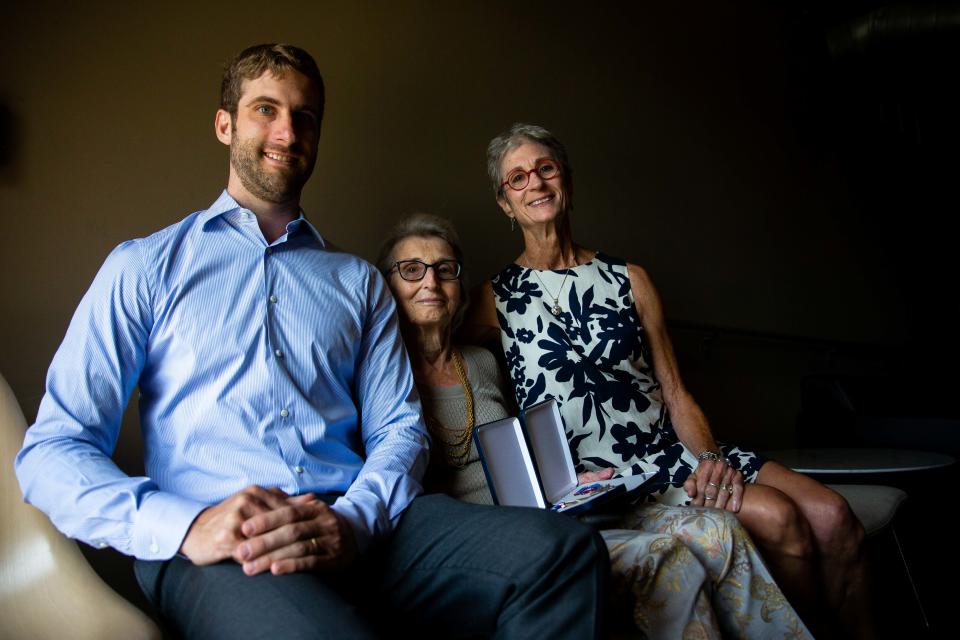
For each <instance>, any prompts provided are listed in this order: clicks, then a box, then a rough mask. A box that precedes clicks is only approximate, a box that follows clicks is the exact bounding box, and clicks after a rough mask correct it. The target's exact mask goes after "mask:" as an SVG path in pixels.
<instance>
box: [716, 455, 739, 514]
mask: <svg viewBox="0 0 960 640" xmlns="http://www.w3.org/2000/svg"><path fill="white" fill-rule="evenodd" d="M725 466H726V469H725V471H724V472H723V476H722V477H721V479H720V482H718V483H717V485H718V486H717V500H716V507H717V509H726V510H727V511H731V512H733V513H736V512H737V511H740V505H742V504H743V474H742V473H741V472H740V471H738V470H736V469H734V468H733V467H731V466H728V465H725Z"/></svg>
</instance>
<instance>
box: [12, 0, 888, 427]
mask: <svg viewBox="0 0 960 640" xmlns="http://www.w3.org/2000/svg"><path fill="white" fill-rule="evenodd" d="M655 4H657V5H659V4H661V3H626V2H624V3H613V2H611V3H601V4H600V5H599V6H596V5H594V4H593V3H590V5H589V6H590V7H593V8H588V3H543V4H542V6H541V5H540V4H538V3H516V2H509V3H507V2H302V3H297V2H282V1H276V2H269V3H263V2H230V3H223V4H222V5H219V6H215V5H214V3H200V2H190V3H167V2H164V3H160V2H146V3H121V2H117V3H96V2H92V3H55V2H31V3H16V5H13V4H12V3H10V4H9V5H8V6H5V8H4V9H3V10H2V14H3V15H2V17H0V59H2V64H0V113H3V112H4V111H6V112H7V118H6V123H5V126H4V129H3V130H5V131H6V132H7V133H6V134H5V137H4V139H3V140H2V141H0V143H2V144H3V145H4V148H5V149H4V150H5V152H4V153H2V154H0V158H5V159H4V160H3V161H2V164H0V212H2V215H3V223H2V224H3V227H2V228H3V234H2V251H0V272H2V274H3V277H2V282H0V318H2V321H0V322H2V329H3V330H2V332H0V370H2V371H3V372H4V375H5V376H6V377H7V378H8V380H9V381H10V383H11V385H12V386H13V388H14V389H15V391H16V393H17V394H18V397H19V399H20V401H21V403H22V405H23V406H24V409H25V412H26V413H27V414H28V420H29V419H32V417H33V415H34V412H35V410H36V407H37V404H38V403H39V399H40V397H41V394H42V390H43V377H44V374H45V371H46V367H47V365H48V364H49V361H50V358H51V357H52V354H53V352H54V350H55V349H56V346H57V345H58V343H59V340H60V338H61V336H62V335H63V331H64V329H65V327H66V324H67V322H68V321H69V318H70V314H71V313H72V310H73V308H74V307H75V305H76V303H77V301H78V300H79V298H80V296H81V295H82V293H83V291H84V290H85V288H86V286H87V285H88V284H89V282H90V280H91V278H92V277H93V275H94V273H95V271H96V269H97V268H98V266H99V264H100V263H101V261H102V259H103V258H104V256H105V255H106V254H107V252H108V251H109V250H110V249H111V248H112V247H113V246H115V245H116V244H117V243H119V242H120V241H122V240H124V239H126V238H129V237H132V236H138V235H143V234H147V233H150V232H151V231H153V230H156V229H158V228H160V227H163V226H165V225H168V224H170V223H172V222H174V221H176V220H177V219H179V218H180V217H182V216H183V215H185V214H186V213H189V212H191V211H194V210H197V209H201V208H204V207H206V206H207V205H208V204H209V203H210V202H212V201H213V200H214V199H215V198H216V197H217V194H218V193H219V191H220V189H221V188H222V187H223V186H224V183H225V178H226V171H227V152H226V149H225V148H223V147H222V146H221V145H220V144H219V143H218V142H217V141H216V139H215V138H214V136H213V131H212V123H213V113H214V110H215V108H216V105H217V98H218V87H219V79H220V72H221V68H222V64H223V63H224V61H225V60H227V59H228V58H229V57H230V56H231V55H232V54H233V53H235V52H236V51H238V50H239V49H241V48H243V47H244V46H246V45H248V44H252V43H255V42H263V41H288V42H293V43H296V44H299V45H301V46H303V47H305V48H306V49H308V50H309V51H311V52H312V53H313V54H314V56H315V57H316V58H317V60H318V62H319V65H320V67H321V69H322V70H323V72H324V74H325V77H326V79H327V83H328V103H327V104H328V109H327V114H326V118H325V120H324V127H323V134H322V137H321V141H320V152H319V160H318V163H317V170H316V173H315V174H314V177H313V179H312V181H311V183H310V185H309V186H308V187H307V190H306V192H305V193H304V199H303V206H304V209H305V210H306V212H307V214H308V216H309V217H310V218H311V219H312V220H313V221H314V222H315V223H316V225H317V226H318V227H319V228H320V230H321V232H323V233H324V234H326V235H327V236H328V237H329V238H331V239H332V240H333V241H334V242H336V243H338V244H340V245H341V246H343V247H344V248H347V249H349V250H353V251H355V252H357V253H359V254H361V255H363V256H365V257H368V258H371V257H372V256H373V254H374V252H375V250H376V247H377V244H378V241H379V238H380V237H381V236H382V235H383V233H384V232H385V231H386V229H387V228H388V227H389V226H390V225H391V224H392V223H393V222H394V221H395V220H396V219H397V217H399V216H400V215H402V214H404V213H406V212H409V211H412V210H415V209H421V210H426V211H431V212H435V213H438V214H441V215H445V216H448V217H450V218H452V219H453V220H454V222H455V223H456V224H457V225H458V226H459V228H460V230H461V232H462V234H463V236H464V238H465V245H466V247H465V248H466V251H467V255H468V257H469V268H470V270H471V272H472V274H473V276H474V278H479V277H484V276H487V275H489V274H491V273H492V272H493V271H494V270H495V269H496V268H498V267H499V266H501V265H503V264H504V263H506V262H507V261H508V260H510V259H511V258H513V257H514V256H515V255H516V254H517V253H518V251H519V246H520V245H519V238H518V236H517V235H511V234H510V232H509V230H508V225H507V222H506V220H505V219H504V218H503V217H502V215H501V214H500V213H499V211H498V209H497V208H496V207H495V204H494V202H493V199H492V197H491V194H490V190H489V188H488V186H487V183H486V179H485V177H484V176H485V173H484V163H483V161H484V158H483V152H484V147H485V144H486V142H487V141H488V140H489V138H490V137H491V136H493V135H494V134H496V133H498V132H499V131H501V130H502V129H504V128H505V127H506V126H508V125H509V124H510V123H511V122H512V121H514V120H527V121H532V122H537V123H540V124H543V125H545V126H547V127H548V128H551V129H553V130H554V131H555V132H556V133H557V134H558V135H559V136H560V137H561V138H562V139H563V140H565V141H566V143H567V144H568V146H569V148H570V152H571V157H572V160H573V163H574V166H575V168H576V210H575V212H574V214H573V216H574V229H575V233H576V235H577V237H578V239H579V240H580V242H581V243H582V244H585V245H587V246H591V247H601V248H603V249H604V250H606V251H607V252H609V253H614V254H620V255H624V256H626V257H627V258H629V259H631V260H633V261H636V262H639V263H641V264H643V265H645V266H646V267H647V268H648V269H649V270H650V271H651V273H652V275H653V277H654V279H655V281H656V282H657V283H658V285H659V286H660V289H661V291H662V294H663V297H664V300H665V303H666V309H667V313H668V315H669V316H670V317H671V318H675V319H679V320H685V321H691V322H698V323H707V324H719V325H726V326H734V327H741V328H748V329H755V330H764V331H775V332H783V333H792V334H801V335H811V336H821V337H831V338H847V339H858V340H874V339H879V338H883V337H888V336H890V335H894V334H896V332H897V331H898V330H899V325H898V324H897V322H898V320H897V318H896V317H895V316H892V315H891V314H889V313H883V312H882V310H883V309H885V308H887V307H886V305H887V304H888V302H887V301H884V300H882V299H881V297H880V293H879V292H880V284H879V281H880V276H879V275H877V273H876V272H875V267H873V266H870V265H873V264H874V263H875V262H876V256H875V255H874V253H873V249H872V248H871V247H870V246H869V245H868V244H867V242H866V240H864V239H863V238H862V237H861V236H860V235H859V234H858V233H856V229H855V228H854V226H853V224H854V223H853V222H852V220H853V218H852V217H851V215H850V211H851V210H852V209H854V207H853V206H852V203H851V202H850V197H849V195H848V193H847V191H846V190H845V188H844V186H843V183H842V182H841V180H840V179H839V178H837V177H834V176H832V175H831V174H830V172H829V170H828V167H827V166H826V164H825V163H824V162H823V161H822V158H820V157H818V156H817V154H816V153H815V152H814V153H811V151H810V149H809V148H808V147H807V146H806V144H805V141H804V140H803V139H802V137H801V136H800V135H799V134H797V133H796V129H795V128H794V127H793V125H792V124H791V118H792V117H793V115H792V114H793V112H792V110H791V105H790V104H789V100H788V98H787V95H788V93H787V91H786V86H787V82H788V77H787V73H788V69H787V63H786V55H785V52H784V49H783V46H784V45H783V43H782V39H781V36H782V33H781V31H782V25H781V24H780V22H779V21H778V20H779V19H778V18H776V17H775V16H768V15H766V14H765V13H764V11H765V9H763V8H762V7H763V6H764V5H765V3H760V2H758V3H745V2H741V3H729V4H727V3H722V2H721V3H716V2H704V3H701V4H702V5H703V6H702V7H701V8H700V9H697V8H695V7H693V6H691V5H689V4H688V3H682V4H677V5H673V4H670V3H667V4H668V5H670V6H676V7H677V8H675V9H657V8H653V5H655ZM754 4H755V5H756V6H754ZM634 5H636V7H635V8H631V9H624V8H623V7H625V6H627V7H633V6H634ZM517 13H519V14H520V15H516V14H517ZM888 295H889V293H888ZM719 373H720V374H722V371H720V372H719ZM700 384H706V385H709V384H710V381H709V379H707V380H701V381H700ZM781 392H782V393H783V396H784V397H785V398H790V397H792V396H791V395H790V394H791V393H792V390H786V391H784V390H781ZM727 413H730V412H729V411H727ZM735 413H736V412H734V415H735ZM782 414H783V415H776V416H774V417H775V420H774V422H776V421H780V423H781V424H779V425H778V426H777V427H776V428H775V430H776V429H783V430H784V431H783V433H784V434H786V433H788V432H789V429H790V427H791V426H792V425H789V424H783V423H782V420H780V419H781V418H784V417H785V418H786V419H787V420H789V418H790V412H789V411H783V412H782ZM754 420H755V422H756V428H757V430H758V432H759V430H760V429H761V426H760V423H761V422H763V421H767V420H769V416H768V417H762V416H761V417H755V418H754ZM731 421H735V420H734V419H733V418H731ZM741 422H742V420H741ZM763 428H764V429H769V428H770V427H769V425H766V426H764V427H763ZM787 438H788V436H786V435H785V436H783V437H782V438H781V440H783V439H787ZM772 441H773V442H774V443H776V442H777V439H776V437H774V438H772ZM765 442H766V443H770V442H771V439H770V438H768V440H767V441H765Z"/></svg>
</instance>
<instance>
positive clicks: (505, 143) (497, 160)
mask: <svg viewBox="0 0 960 640" xmlns="http://www.w3.org/2000/svg"><path fill="white" fill-rule="evenodd" d="M525 142H535V143H537V144H541V145H543V146H545V147H546V148H547V149H548V150H549V151H550V155H551V156H553V159H554V160H556V161H557V162H559V163H560V171H561V179H562V180H563V182H564V184H565V185H566V187H567V190H568V191H570V187H571V185H572V184H573V167H571V166H570V160H569V159H568V158H567V149H566V147H564V146H563V143H562V142H560V141H559V140H558V139H557V137H556V136H555V135H553V134H552V133H550V132H549V131H547V130H546V129H544V128H543V127H541V126H538V125H535V124H526V123H523V122H515V123H514V124H513V126H512V127H510V129H508V130H507V131H505V132H503V133H501V134H500V135H498V136H497V137H496V138H494V139H493V140H491V141H490V144H488V145H487V176H489V178H490V182H491V183H492V184H493V192H494V193H495V194H496V195H497V197H498V198H499V197H501V196H502V195H503V187H502V186H501V185H502V184H503V174H502V173H501V170H500V169H501V165H502V164H503V157H504V156H505V155H507V154H508V153H509V152H511V151H513V150H514V149H516V148H517V147H519V146H520V145H522V144H523V143H525ZM568 195H569V194H568Z"/></svg>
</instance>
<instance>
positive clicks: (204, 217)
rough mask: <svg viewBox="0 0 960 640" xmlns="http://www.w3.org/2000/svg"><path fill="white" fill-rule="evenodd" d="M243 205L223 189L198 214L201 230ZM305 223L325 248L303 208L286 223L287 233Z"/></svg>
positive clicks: (322, 240) (324, 243)
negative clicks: (207, 207) (297, 215)
mask: <svg viewBox="0 0 960 640" xmlns="http://www.w3.org/2000/svg"><path fill="white" fill-rule="evenodd" d="M242 208H243V207H241V206H240V204H239V203H238V202H237V201H236V200H234V199H233V196H231V195H230V194H229V193H227V190H226V189H224V190H223V193H221V194H220V197H219V198H217V199H216V200H215V201H214V203H213V204H212V205H210V208H209V209H207V210H206V211H204V212H202V213H201V214H200V225H201V228H202V229H203V230H205V231H206V230H207V229H209V228H210V223H211V222H212V221H213V220H215V219H217V218H219V217H220V216H222V215H224V214H226V213H230V212H232V211H239V210H240V209H242ZM304 224H305V225H307V228H308V229H309V230H310V233H311V234H313V237H314V238H316V239H317V242H318V243H320V246H321V247H324V248H326V246H327V243H326V241H325V240H324V239H323V236H321V235H320V232H319V231H317V229H316V227H314V226H313V225H312V224H311V223H310V221H309V220H307V219H306V217H305V216H304V215H303V209H300V216H299V217H298V218H296V219H295V220H291V221H290V222H288V223H287V234H288V235H289V234H292V233H294V232H295V231H297V230H298V229H299V228H300V226H301V225H304Z"/></svg>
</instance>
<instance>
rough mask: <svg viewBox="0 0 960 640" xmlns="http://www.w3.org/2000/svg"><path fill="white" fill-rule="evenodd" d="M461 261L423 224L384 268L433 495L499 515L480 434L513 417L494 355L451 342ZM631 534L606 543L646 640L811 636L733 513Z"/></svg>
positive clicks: (635, 520)
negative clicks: (426, 433)
mask: <svg viewBox="0 0 960 640" xmlns="http://www.w3.org/2000/svg"><path fill="white" fill-rule="evenodd" d="M462 262H463V256H462V253H461V250H460V244H459V241H458V240H457V236H456V233H455V232H454V230H453V228H452V227H451V226H450V224H449V223H448V222H446V221H445V220H442V219H440V218H437V217H434V216H429V215H426V214H415V215H413V216H411V217H408V218H406V219H404V220H403V221H402V222H400V223H399V225H398V226H397V227H396V228H395V229H394V231H393V233H392V234H391V235H390V236H389V237H388V238H387V240H386V241H385V242H384V244H383V248H382V249H381V251H380V256H379V258H378V260H377V266H378V268H379V269H380V270H381V272H382V273H383V274H384V276H385V277H386V278H387V282H388V283H389V285H390V289H391V290H392V292H393V295H394V297H395V298H396V301H397V311H398V314H399V318H400V328H401V332H402V334H403V337H404V341H405V343H406V345H407V350H408V352H409V354H410V361H411V363H412V365H413V372H414V380H415V381H416V384H417V388H418V390H419V391H420V397H421V402H422V403H423V410H424V417H425V419H426V423H427V426H428V428H429V429H430V433H431V435H432V439H433V444H432V447H431V461H430V466H429V469H428V471H427V474H426V477H425V478H424V484H425V488H426V490H427V491H428V492H442V493H447V494H449V495H451V496H453V497H455V498H459V499H461V500H464V501H467V502H474V503H480V504H491V503H492V498H491V495H490V491H489V489H488V488H487V483H486V478H485V476H484V473H483V468H482V466H481V463H480V461H479V457H478V454H477V451H476V449H475V448H474V447H473V443H472V440H471V432H472V430H473V427H474V426H475V425H477V424H483V423H485V422H490V421H493V420H498V419H500V418H504V417H506V416H508V415H510V414H511V413H512V412H513V411H512V409H511V407H512V405H511V403H510V402H508V400H507V398H508V397H509V391H508V390H507V388H506V385H505V384H504V382H503V378H502V376H501V375H500V371H499V368H498V365H497V362H496V360H495V359H494V357H493V355H492V354H491V353H490V352H489V351H487V350H485V349H482V348H479V347H471V346H463V345H457V344H454V342H453V340H452V336H453V330H454V328H455V327H456V326H457V324H458V322H459V319H460V318H461V317H462V315H463V312H464V310H465V307H466V300H465V295H464V291H465V288H464V282H463V273H462V266H461V265H462ZM624 523H625V524H624V526H625V528H621V529H612V530H608V531H603V532H601V533H602V535H603V538H604V541H605V542H606V544H607V548H608V550H609V552H610V559H611V568H612V574H613V576H614V582H615V586H616V591H617V594H618V599H619V600H620V601H621V602H619V603H618V604H619V605H620V606H617V607H615V612H616V613H620V614H623V615H625V617H628V618H629V617H632V619H633V622H634V624H635V628H636V630H637V631H640V632H642V633H643V634H645V636H646V637H651V638H680V637H698V638H701V637H702V638H719V637H721V635H723V636H724V637H730V638H734V637H748V638H761V637H762V638H774V637H791V638H804V637H809V636H808V633H807V631H806V628H805V627H804V625H803V623H802V622H801V621H800V620H799V618H798V617H797V615H796V612H795V611H794V610H793V609H792V608H791V606H790V605H789V604H788V603H787V601H786V599H785V598H784V596H783V594H782V592H781V591H780V589H779V588H778V587H777V585H776V584H775V583H774V582H773V579H772V578H771V577H770V574H769V573H768V572H767V569H766V568H765V567H764V565H763V562H762V561H761V560H760V557H759V554H758V553H757V550H756V548H755V547H754V546H753V543H752V542H751V541H750V538H749V536H748V535H747V534H746V532H745V531H744V529H743V527H742V526H741V525H740V523H739V522H738V521H737V519H736V518H735V517H734V516H733V515H732V514H730V513H727V512H723V511H709V512H708V511H705V510H703V509H695V508H684V507H668V506H663V505H653V506H651V507H649V508H647V509H645V510H644V511H643V512H642V513H635V514H631V515H630V516H629V517H628V518H625V520H624ZM516 534H517V536H518V537H522V536H523V535H524V534H523V532H522V531H517V532H516Z"/></svg>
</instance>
